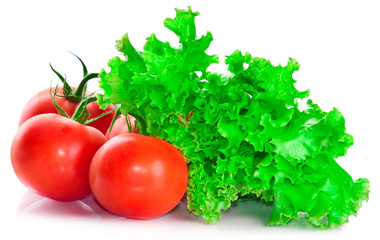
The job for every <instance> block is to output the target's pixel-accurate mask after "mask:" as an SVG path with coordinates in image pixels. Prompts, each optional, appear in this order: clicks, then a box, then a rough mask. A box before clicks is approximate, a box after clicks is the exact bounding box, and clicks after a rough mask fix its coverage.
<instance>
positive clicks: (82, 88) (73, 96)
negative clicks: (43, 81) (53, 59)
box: [49, 52, 99, 102]
mask: <svg viewBox="0 0 380 240" xmlns="http://www.w3.org/2000/svg"><path fill="white" fill-rule="evenodd" d="M70 53H71V54H72V55H74V56H75V57H76V58H77V59H78V60H79V61H80V63H81V65H82V68H83V79H82V80H81V82H80V83H79V85H78V87H77V88H76V90H75V91H74V90H73V89H72V88H71V86H70V85H69V84H68V83H67V81H66V76H65V77H63V76H62V74H60V73H59V72H58V71H56V70H55V69H54V68H53V66H52V65H51V64H49V65H50V68H51V70H52V71H53V72H54V73H55V74H56V75H57V76H58V78H59V79H60V80H61V82H62V83H63V89H62V90H63V96H60V97H65V98H66V99H68V100H69V101H71V102H81V101H82V100H83V98H85V94H86V88H87V82H88V81H89V80H91V79H94V78H97V77H98V75H99V73H88V70H87V67H86V65H85V64H84V62H83V61H82V59H80V58H79V57H78V56H77V55H75V54H74V53H72V52H70Z"/></svg>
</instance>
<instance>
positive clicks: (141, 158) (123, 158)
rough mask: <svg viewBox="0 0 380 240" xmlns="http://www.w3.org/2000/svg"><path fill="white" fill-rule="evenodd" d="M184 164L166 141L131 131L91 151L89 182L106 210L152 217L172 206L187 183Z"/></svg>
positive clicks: (179, 198)
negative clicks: (93, 151)
mask: <svg viewBox="0 0 380 240" xmlns="http://www.w3.org/2000/svg"><path fill="white" fill-rule="evenodd" d="M187 179H188V175H187V165H186V162H185V160H184V158H183V156H182V155H181V153H180V152H179V151H178V150H177V149H176V148H175V147H174V146H173V145H171V144H169V143H168V142H166V141H164V140H162V139H159V138H156V137H149V136H144V135H140V134H135V133H126V134H121V135H119V136H116V137H113V138H112V139H110V140H108V141H107V142H106V143H105V144H104V145H103V146H102V147H101V148H100V149H99V150H98V151H97V152H96V154H95V156H94V158H93V160H92V163H91V167H90V186H91V189H92V192H93V194H94V196H95V198H96V199H97V200H98V201H99V203H100V204H101V205H102V206H103V207H104V208H105V209H107V210H108V211H110V212H112V213H114V214H117V215H119V216H124V217H128V218H137V219H152V218H156V217H159V216H162V215H164V214H166V213H168V212H169V211H170V210H171V209H173V208H174V207H175V206H176V205H177V204H178V202H179V201H180V200H181V198H182V196H183V195H184V193H185V191H186V187H187Z"/></svg>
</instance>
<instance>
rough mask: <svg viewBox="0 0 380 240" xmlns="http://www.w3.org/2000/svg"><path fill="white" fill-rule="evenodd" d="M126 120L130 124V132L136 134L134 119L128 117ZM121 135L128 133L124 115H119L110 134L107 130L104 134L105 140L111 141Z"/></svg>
mask: <svg viewBox="0 0 380 240" xmlns="http://www.w3.org/2000/svg"><path fill="white" fill-rule="evenodd" d="M128 118H129V120H130V122H131V127H132V132H133V133H138V131H137V128H136V126H135V118H134V117H132V116H130V115H128ZM123 133H129V129H128V125H127V120H126V118H125V116H124V115H120V116H119V117H118V118H117V119H116V121H115V123H114V124H113V127H112V131H111V132H110V131H109V129H108V130H107V133H106V138H107V139H111V138H113V137H115V136H117V135H120V134H123Z"/></svg>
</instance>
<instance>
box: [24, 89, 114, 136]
mask: <svg viewBox="0 0 380 240" xmlns="http://www.w3.org/2000/svg"><path fill="white" fill-rule="evenodd" d="M73 90H74V91H75V88H73ZM52 91H54V89H52ZM58 95H63V92H62V88H61V87H60V88H59V91H58ZM55 100H56V102H57V103H58V105H59V106H60V107H61V108H62V109H63V110H64V111H65V112H66V113H67V114H68V115H69V116H70V117H71V116H72V115H73V114H74V112H75V110H76V108H77V107H78V104H79V102H71V101H70V100H68V99H66V98H65V97H59V96H57V97H56V98H55ZM87 109H88V112H89V113H90V117H89V120H91V119H92V118H94V117H97V116H99V115H101V114H103V113H105V112H108V111H111V110H113V109H114V107H113V106H112V105H110V106H109V107H108V108H107V109H106V110H102V109H100V108H99V105H98V104H97V103H96V102H92V103H90V104H88V105H87ZM43 113H58V112H57V109H56V108H55V106H54V103H53V101H52V99H51V95H50V88H49V89H45V90H43V91H41V92H39V93H37V94H36V95H34V96H33V97H32V98H31V99H30V100H29V101H28V102H27V104H26V105H25V107H24V109H23V111H22V113H21V117H20V121H19V126H20V125H21V124H22V123H24V122H25V121H26V120H27V119H29V118H31V117H33V116H36V115H39V114H43ZM113 117H114V113H111V114H108V115H106V116H103V117H101V118H100V119H98V120H96V121H94V122H92V123H90V124H88V125H89V126H93V127H95V128H97V129H99V130H100V131H101V132H102V133H103V134H105V133H106V131H107V130H108V128H109V126H110V124H111V122H112V119H113Z"/></svg>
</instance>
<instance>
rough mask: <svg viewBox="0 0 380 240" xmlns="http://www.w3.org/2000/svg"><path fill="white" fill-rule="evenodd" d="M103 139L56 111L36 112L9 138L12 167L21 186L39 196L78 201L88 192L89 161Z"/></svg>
mask: <svg viewBox="0 0 380 240" xmlns="http://www.w3.org/2000/svg"><path fill="white" fill-rule="evenodd" d="M105 142H106V138H105V136H104V135H103V134H102V133H101V132H100V131H99V130H97V129H95V128H93V127H89V126H85V125H82V124H80V123H78V122H75V121H74V120H71V119H69V118H66V117H62V116H60V115H58V114H52V113H48V114H41V115H37V116H35V117H32V118H30V119H28V120H27V121H25V122H24V124H22V125H21V126H20V127H19V128H18V131H17V133H16V135H15V137H14V139H13V142H12V146H11V160H12V165H13V169H14V171H15V173H16V175H17V177H18V178H19V179H20V181H21V182H22V183H23V184H24V185H25V186H27V187H28V188H30V189H31V190H32V191H34V192H36V193H38V194H40V195H42V196H45V197H48V198H51V199H55V200H59V201H73V200H78V199H81V198H84V197H86V196H87V195H88V194H90V193H91V189H90V185H89V180H88V176H89V168H90V163H91V160H92V157H93V156H94V154H95V152H96V151H97V150H98V149H99V148H100V147H101V146H102V145H103V144H104V143H105Z"/></svg>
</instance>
